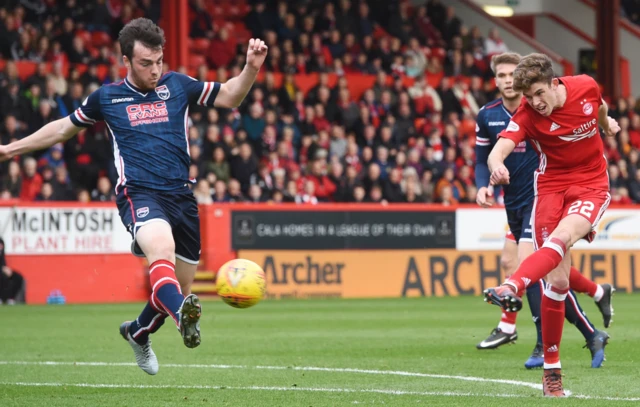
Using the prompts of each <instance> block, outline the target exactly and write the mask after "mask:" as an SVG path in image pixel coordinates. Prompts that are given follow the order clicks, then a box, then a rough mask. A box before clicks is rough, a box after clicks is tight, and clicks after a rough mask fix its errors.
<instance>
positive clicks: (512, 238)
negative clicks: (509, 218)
mask: <svg viewBox="0 0 640 407" xmlns="http://www.w3.org/2000/svg"><path fill="white" fill-rule="evenodd" d="M504 238H505V239H507V240H511V241H512V242H513V243H517V242H516V237H515V236H514V235H513V233H511V231H508V232H507V234H506V236H505V237H504Z"/></svg>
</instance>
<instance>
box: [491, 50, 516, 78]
mask: <svg viewBox="0 0 640 407" xmlns="http://www.w3.org/2000/svg"><path fill="white" fill-rule="evenodd" d="M521 59H522V56H521V55H520V54H518V53H515V52H504V53H502V54H496V55H494V56H492V57H491V70H492V71H493V73H494V74H496V73H497V72H496V69H497V68H498V65H500V64H512V65H518V64H519V63H520V60H521Z"/></svg>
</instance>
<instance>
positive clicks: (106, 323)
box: [0, 295, 640, 407]
mask: <svg viewBox="0 0 640 407" xmlns="http://www.w3.org/2000/svg"><path fill="white" fill-rule="evenodd" d="M580 299H581V300H582V302H583V305H584V307H585V310H586V311H587V312H588V314H589V316H590V317H591V318H592V319H593V321H594V322H595V323H596V326H600V325H601V324H602V322H601V319H600V315H599V314H598V312H597V310H596V308H595V306H594V305H593V302H592V301H591V299H589V298H587V297H584V296H581V297H580ZM639 305H640V296H633V295H618V296H616V297H615V307H616V316H615V323H614V325H613V327H612V328H610V329H609V333H610V334H611V336H612V340H611V344H610V345H609V346H608V347H607V361H606V362H605V367H603V368H602V369H591V368H590V354H589V351H588V350H587V349H583V348H582V346H583V344H584V340H583V339H582V337H581V336H580V335H579V332H578V331H577V330H576V329H574V328H573V327H572V326H569V325H566V326H565V338H564V341H563V347H562V360H563V366H564V369H563V370H564V374H565V387H566V388H567V389H569V390H571V391H572V392H573V394H579V395H584V396H589V397H592V398H594V399H587V400H584V399H577V398H574V397H570V398H567V399H563V400H548V399H543V398H541V391H540V390H538V389H534V388H530V387H526V386H525V385H514V384H505V383H496V382H489V381H468V380H461V379H460V378H442V377H431V376H429V375H447V376H470V377H477V378H485V379H512V380H516V381H519V382H526V383H533V384H539V383H540V382H541V371H540V370H537V371H527V370H525V369H524V367H523V363H524V361H525V359H526V358H527V356H528V355H529V352H530V351H531V349H532V348H533V345H534V337H535V333H534V329H533V324H532V323H531V322H530V316H529V315H528V311H525V312H523V315H521V316H520V321H519V332H518V333H519V336H520V339H519V341H518V343H517V344H516V345H511V346H507V347H504V348H502V349H499V350H496V351H477V350H476V349H475V344H476V343H477V342H479V341H480V340H482V339H483V338H484V337H485V336H486V335H487V334H488V333H489V331H490V330H491V329H492V328H493V327H494V326H495V324H496V322H497V318H498V315H499V313H498V311H499V310H498V309H497V308H496V307H490V306H488V305H485V304H484V303H482V301H481V300H480V299H479V298H477V297H475V298H474V297H461V298H421V299H393V300H307V301H302V300H298V301H296V300H286V301H285V300H283V301H264V302H262V303H261V304H259V305H257V306H256V307H254V308H251V309H246V310H238V309H233V308H231V307H228V306H226V305H225V304H223V303H222V302H219V301H211V302H205V303H204V304H203V308H204V310H203V311H204V313H203V319H202V331H203V343H202V345H201V346H200V347H199V348H197V349H194V350H191V349H187V348H185V347H184V346H183V345H182V341H181V339H180V337H179V334H178V333H177V331H176V330H175V329H174V327H173V326H172V325H171V324H170V323H169V321H167V323H166V324H165V326H164V327H163V328H162V329H161V330H160V332H158V333H157V334H156V335H154V336H153V347H154V350H155V351H156V354H157V355H158V359H159V360H160V372H159V374H158V375H157V376H153V377H152V376H148V375H146V374H145V373H143V372H142V371H141V370H140V369H139V368H138V367H137V366H135V365H130V364H131V363H135V360H134V358H133V352H132V351H131V349H130V348H129V346H128V345H127V344H126V343H125V342H124V341H123V340H122V338H121V337H120V336H119V335H118V326H119V324H120V323H121V322H122V321H123V320H125V319H130V318H132V317H135V316H136V315H137V313H138V311H139V310H140V309H141V304H119V305H94V306H72V305H64V306H43V307H36V306H27V307H0V383H2V384H0V406H3V407H10V406H47V407H55V406H65V407H67V406H136V407H139V406H153V407H159V406H205V405H215V406H354V405H385V406H413V405H428V406H440V405H442V406H458V405H459V406H476V405H477V406H486V405H488V404H491V403H495V402H503V403H508V404H509V405H516V404H517V405H518V406H523V405H524V406H529V405H531V406H542V405H554V406H555V405H563V406H564V405H580V406H581V407H583V406H601V405H615V406H618V405H632V404H637V403H638V401H624V400H621V399H622V398H640V386H638V385H637V380H638V377H640V371H639V366H640V365H639V364H638V361H639V360H640V350H639V348H638V344H639V343H640V313H638V312H637V310H638V306H639ZM6 361H22V362H30V363H27V364H11V363H9V364H8V363H2V362H6ZM43 361H57V362H66V363H63V364H52V365H37V364H34V362H43ZM73 362H76V364H74V363H73ZM79 362H107V364H106V365H90V364H89V365H87V364H82V363H79ZM171 364H174V366H171ZM175 365H182V366H175ZM194 365H199V367H198V366H194ZM205 365H209V366H205ZM220 365H232V366H231V367H222V366H220ZM269 366H272V367H279V368H265V367H269ZM304 367H322V368H330V369H326V370H324V371H323V370H309V369H303V368H304ZM341 368H349V369H363V370H368V371H369V372H362V371H353V370H352V371H344V370H343V371H339V370H338V369H341ZM332 369H333V370H332ZM371 370H378V371H384V372H383V373H376V372H371ZM391 371H395V372H396V374H391V373H390V372H391ZM385 372H386V373H385ZM397 372H414V373H422V374H423V375H422V376H420V375H413V376H412V375H407V374H400V373H397ZM17 383H22V384H21V385H19V384H17ZM36 384H40V385H36ZM42 384H60V386H49V385H47V386H44V385H42ZM74 384H75V385H74ZM78 384H90V385H92V386H93V387H78ZM97 385H100V386H102V387H98V386H97ZM105 385H115V387H104V386H105ZM136 386H138V388H136ZM376 391H378V392H376ZM394 391H395V392H396V394H394V393H393V392H394ZM496 395H498V396H503V397H507V396H508V397H510V398H496ZM511 397H513V398H511ZM604 397H612V398H616V400H604V399H602V398H604ZM639 400H640V399H639Z"/></svg>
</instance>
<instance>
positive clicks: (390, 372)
mask: <svg viewBox="0 0 640 407" xmlns="http://www.w3.org/2000/svg"><path fill="white" fill-rule="evenodd" d="M0 365H36V366H137V364H135V363H130V362H57V361H42V362H35V361H0ZM162 367H168V368H197V369H263V370H297V371H321V372H335V373H361V374H377V375H390V376H410V377H425V378H436V379H453V380H466V381H474V382H488V383H500V384H510V385H513V386H523V387H529V388H532V389H536V390H541V389H542V385H540V384H536V383H528V382H521V381H517V380H502V379H486V378H483V377H473V376H450V375H439V374H429V373H417V372H404V371H394V370H371V369H353V368H329V367H314V366H293V367H287V366H244V365H213V364H210V365H208V364H176V363H167V364H163V365H162ZM0 385H13V386H40V387H45V386H48V387H60V386H71V387H94V388H140V389H145V388H150V389H156V388H157V389H208V390H224V389H229V390H265V391H310V392H314V391H315V392H334V393H335V392H339V393H378V394H391V395H416V396H451V397H481V396H482V397H502V398H514V397H528V396H526V395H522V396H519V395H515V394H493V393H492V394H483V393H456V392H412V391H403V390H388V389H363V390H355V389H340V388H337V389H336V388H315V387H262V386H247V387H234V386H207V385H201V386H182V385H135V384H90V383H27V382H0ZM565 391H566V393H567V395H570V396H571V397H572V398H578V399H584V400H603V401H636V402H637V401H640V397H607V396H588V395H584V394H571V392H570V391H569V390H566V389H565Z"/></svg>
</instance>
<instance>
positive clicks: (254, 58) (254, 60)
mask: <svg viewBox="0 0 640 407" xmlns="http://www.w3.org/2000/svg"><path fill="white" fill-rule="evenodd" d="M268 49H269V47H267V45H266V44H265V43H264V41H262V40H261V39H260V38H256V39H253V38H251V39H250V40H249V49H247V65H249V66H250V67H252V68H254V69H256V70H258V69H260V67H261V66H262V64H263V63H264V60H265V58H266V57H267V50H268Z"/></svg>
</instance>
